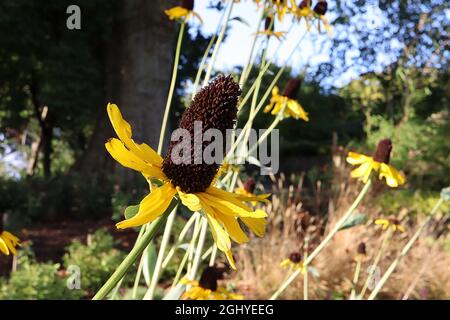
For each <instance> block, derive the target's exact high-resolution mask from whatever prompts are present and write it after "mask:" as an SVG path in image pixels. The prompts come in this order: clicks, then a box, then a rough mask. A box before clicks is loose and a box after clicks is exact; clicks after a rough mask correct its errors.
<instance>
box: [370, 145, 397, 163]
mask: <svg viewBox="0 0 450 320" xmlns="http://www.w3.org/2000/svg"><path fill="white" fill-rule="evenodd" d="M391 151H392V142H391V140H390V139H383V140H380V142H378V145H377V150H375V153H374V154H373V157H372V158H373V160H375V161H377V162H383V163H386V164H388V163H389V159H390V157H391Z"/></svg>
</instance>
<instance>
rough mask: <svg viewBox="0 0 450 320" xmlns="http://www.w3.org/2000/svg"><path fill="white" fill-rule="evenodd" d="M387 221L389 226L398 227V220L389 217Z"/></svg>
mask: <svg viewBox="0 0 450 320" xmlns="http://www.w3.org/2000/svg"><path fill="white" fill-rule="evenodd" d="M388 220H389V223H390V224H393V225H396V226H398V225H400V220H398V219H397V218H396V217H389V218H388Z"/></svg>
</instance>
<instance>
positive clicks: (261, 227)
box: [240, 218, 267, 237]
mask: <svg viewBox="0 0 450 320" xmlns="http://www.w3.org/2000/svg"><path fill="white" fill-rule="evenodd" d="M240 219H241V220H242V222H243V223H244V224H245V225H246V226H247V227H249V229H250V230H252V231H253V233H254V234H256V235H257V236H258V237H263V236H264V234H265V233H266V225H267V220H266V219H264V218H240Z"/></svg>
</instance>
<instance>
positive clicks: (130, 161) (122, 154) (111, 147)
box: [105, 138, 165, 179]
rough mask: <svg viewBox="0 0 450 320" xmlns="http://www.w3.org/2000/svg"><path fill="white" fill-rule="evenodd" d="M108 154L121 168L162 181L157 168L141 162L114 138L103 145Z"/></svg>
mask: <svg viewBox="0 0 450 320" xmlns="http://www.w3.org/2000/svg"><path fill="white" fill-rule="evenodd" d="M105 147H106V150H108V152H109V154H110V155H111V156H112V157H113V158H114V160H116V161H117V162H119V163H120V164H121V165H122V166H124V167H127V168H130V169H133V170H136V171H139V172H142V174H144V175H145V176H147V177H155V178H160V179H164V178H165V175H164V173H163V172H162V171H161V169H160V168H159V167H156V166H153V165H151V164H149V163H148V162H145V161H144V160H142V158H140V157H138V156H137V155H136V154H135V153H133V152H131V151H130V150H129V149H127V148H126V147H125V146H124V144H123V143H122V141H120V140H119V139H116V138H112V139H110V140H109V141H108V142H106V144H105Z"/></svg>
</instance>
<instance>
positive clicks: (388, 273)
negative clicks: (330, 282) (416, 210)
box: [368, 198, 444, 300]
mask: <svg viewBox="0 0 450 320" xmlns="http://www.w3.org/2000/svg"><path fill="white" fill-rule="evenodd" d="M443 202H444V199H443V198H441V199H439V201H438V202H437V203H436V204H435V206H434V207H433V209H432V210H431V212H430V214H429V215H428V217H427V218H426V219H425V221H424V222H423V223H422V225H421V226H420V227H419V228H418V229H417V231H416V232H415V233H414V235H413V236H412V237H411V239H410V240H409V241H408V243H407V244H406V245H405V246H404V247H403V249H402V251H401V252H400V254H399V255H398V256H397V258H395V260H394V261H393V262H392V263H391V265H390V266H389V268H388V269H387V270H386V272H385V273H384V274H383V276H382V277H381V279H380V281H379V282H378V283H377V285H376V287H375V288H374V289H373V291H372V293H371V294H370V296H369V298H368V300H373V299H375V297H376V296H377V294H378V292H380V290H381V288H383V285H384V284H385V283H386V281H387V280H388V279H389V277H390V276H391V274H392V273H393V272H394V270H395V268H397V265H398V263H399V262H400V260H401V259H402V258H403V257H404V256H406V255H407V254H408V252H409V250H411V248H412V246H413V245H414V243H415V242H416V241H417V239H418V238H419V236H420V234H421V233H422V232H423V230H424V229H425V227H426V226H427V225H428V223H429V222H430V221H431V219H432V217H433V215H434V214H435V213H436V211H437V210H438V209H439V207H440V206H441V204H442V203H443Z"/></svg>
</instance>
